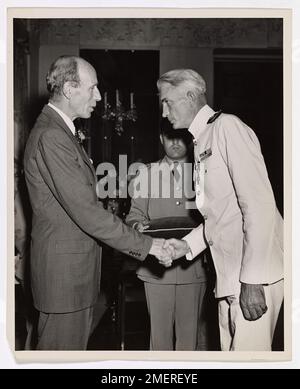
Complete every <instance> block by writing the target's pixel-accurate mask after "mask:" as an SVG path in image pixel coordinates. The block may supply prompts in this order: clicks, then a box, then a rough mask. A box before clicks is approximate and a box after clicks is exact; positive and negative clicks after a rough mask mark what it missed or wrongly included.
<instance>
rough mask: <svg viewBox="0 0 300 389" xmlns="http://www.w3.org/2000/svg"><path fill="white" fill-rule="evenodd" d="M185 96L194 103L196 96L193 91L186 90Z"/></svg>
mask: <svg viewBox="0 0 300 389" xmlns="http://www.w3.org/2000/svg"><path fill="white" fill-rule="evenodd" d="M186 95H187V98H188V100H189V101H190V102H192V103H194V102H195V101H196V100H197V96H196V94H195V92H194V91H191V90H189V91H187V92H186Z"/></svg>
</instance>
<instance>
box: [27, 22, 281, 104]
mask: <svg viewBox="0 0 300 389" xmlns="http://www.w3.org/2000/svg"><path fill="white" fill-rule="evenodd" d="M31 29H32V30H34V31H35V32H36V33H37V34H39V41H40V46H39V47H37V48H36V50H38V51H39V61H40V65H39V70H38V74H37V77H38V83H39V94H40V95H44V94H46V87H45V75H46V72H47V70H48V67H49V65H50V63H51V62H52V61H53V60H54V59H56V58H57V57H58V56H59V55H61V54H76V55H77V54H78V53H79V50H80V49H109V50H111V49H118V50H122V49H124V50H139V49H142V50H147V49H149V50H159V51H160V57H161V58H160V74H163V73H164V72H165V71H167V70H170V69H171V68H173V69H174V68H177V67H183V66H187V67H189V68H191V67H193V68H194V69H195V70H198V71H199V72H200V73H201V74H202V75H203V76H204V78H206V81H207V85H208V102H209V103H210V104H212V103H213V89H214V88H213V56H212V51H213V49H216V48H222V47H227V48H230V47H234V48H237V47H242V48H268V47H282V19H263V18H258V19H253V18H252V19H246V18H235V19H231V18H227V19H224V18H219V19H215V18H211V19H200V18H199V19H145V18H143V19H142V18H141V19H138V18H136V19H35V20H34V19H33V20H31Z"/></svg>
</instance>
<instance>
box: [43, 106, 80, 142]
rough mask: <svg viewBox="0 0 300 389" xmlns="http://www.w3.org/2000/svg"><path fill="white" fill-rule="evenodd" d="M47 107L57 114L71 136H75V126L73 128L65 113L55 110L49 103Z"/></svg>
mask: <svg viewBox="0 0 300 389" xmlns="http://www.w3.org/2000/svg"><path fill="white" fill-rule="evenodd" d="M48 105H49V107H51V108H52V109H54V111H56V112H57V113H58V114H59V116H60V117H61V118H62V119H63V121H64V122H65V123H66V125H67V126H68V128H69V129H70V130H71V132H72V134H73V135H74V136H75V126H74V123H73V122H72V120H71V119H70V118H69V117H68V116H67V115H66V114H65V113H63V111H61V110H60V109H59V108H57V107H56V106H55V105H53V104H51V103H50V102H49V103H48Z"/></svg>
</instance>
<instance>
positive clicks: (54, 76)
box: [46, 55, 80, 99]
mask: <svg viewBox="0 0 300 389" xmlns="http://www.w3.org/2000/svg"><path fill="white" fill-rule="evenodd" d="M78 59H79V58H78V57H75V56H71V55H63V56H61V57H59V58H57V59H56V60H55V61H54V62H53V63H52V65H51V66H50V69H49V71H48V74H47V77H46V82H47V89H48V92H49V94H50V99H51V98H55V96H60V95H62V93H63V86H64V84H65V83H66V82H68V81H70V82H72V83H74V84H75V86H77V85H79V83H80V78H79V74H78Z"/></svg>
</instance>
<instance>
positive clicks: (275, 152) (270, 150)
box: [214, 49, 283, 215]
mask: <svg viewBox="0 0 300 389" xmlns="http://www.w3.org/2000/svg"><path fill="white" fill-rule="evenodd" d="M214 78H215V81H214V102H215V104H214V108H215V109H216V110H218V109H222V111H223V112H226V113H232V114H235V115H237V116H239V117H240V119H242V120H243V121H244V122H245V123H246V124H247V125H249V126H250V127H251V128H252V129H253V130H254V131H255V133H256V135H257V137H258V139H259V141H260V144H261V148H262V153H263V156H264V159H265V163H266V166H267V169H268V174H269V178H270V181H271V184H272V187H273V191H274V195H275V199H276V203H277V207H278V209H279V211H280V212H281V214H282V215H283V58H282V50H278V49H276V50H275V49H258V50H252V49H218V50H215V52H214Z"/></svg>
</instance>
